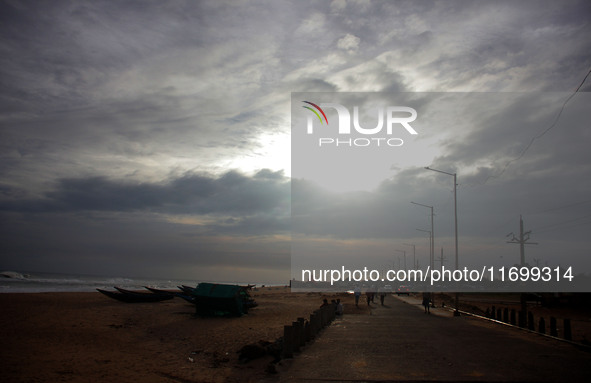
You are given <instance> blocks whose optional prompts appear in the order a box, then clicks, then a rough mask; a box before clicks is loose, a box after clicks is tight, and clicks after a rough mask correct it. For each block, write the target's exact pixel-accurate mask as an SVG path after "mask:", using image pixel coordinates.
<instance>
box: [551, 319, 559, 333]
mask: <svg viewBox="0 0 591 383" xmlns="http://www.w3.org/2000/svg"><path fill="white" fill-rule="evenodd" d="M550 335H552V336H558V330H557V329H556V318H554V317H550Z"/></svg>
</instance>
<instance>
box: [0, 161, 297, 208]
mask: <svg viewBox="0 0 591 383" xmlns="http://www.w3.org/2000/svg"><path fill="white" fill-rule="evenodd" d="M6 190H7V191H6V193H5V194H15V192H14V191H12V190H11V189H8V188H6ZM288 206H289V183H288V182H287V180H286V179H285V177H284V176H283V175H282V173H281V172H271V171H268V170H261V171H260V172H258V173H257V174H255V175H254V176H252V177H248V176H245V175H243V174H240V173H238V172H235V171H231V172H227V173H225V174H223V175H221V176H219V177H212V176H206V175H196V174H192V175H187V176H184V177H182V178H177V179H174V180H171V181H168V182H166V183H161V184H154V183H142V184H136V183H131V182H125V181H120V180H109V179H106V178H104V177H90V178H81V179H61V180H58V184H57V187H56V190H54V191H51V192H48V193H46V195H45V198H43V199H38V200H37V199H34V200H20V199H16V200H12V201H6V202H4V203H3V204H2V208H3V210H7V211H27V212H30V213H43V212H58V211H59V212H68V211H106V212H130V211H146V212H160V213H171V214H213V215H238V216H242V215H249V214H257V213H270V212H272V213H274V214H281V209H283V214H285V215H287V214H288V213H289V212H288V210H287V207H288Z"/></svg>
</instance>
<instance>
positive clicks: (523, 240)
mask: <svg viewBox="0 0 591 383" xmlns="http://www.w3.org/2000/svg"><path fill="white" fill-rule="evenodd" d="M530 234H531V230H530V231H526V232H525V233H524V232H523V218H522V217H521V214H520V215H519V238H518V237H516V236H515V234H513V233H509V234H507V237H509V236H512V238H511V240H510V241H507V243H518V244H519V255H520V264H521V267H525V245H537V243H536V242H527V241H529V235H530ZM521 312H522V314H521V320H520V321H519V326H520V327H525V325H526V322H527V319H526V316H527V301H526V299H525V294H524V293H523V292H522V293H521Z"/></svg>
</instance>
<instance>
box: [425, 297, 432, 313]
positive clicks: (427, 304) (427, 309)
mask: <svg viewBox="0 0 591 383" xmlns="http://www.w3.org/2000/svg"><path fill="white" fill-rule="evenodd" d="M430 305H431V293H423V306H424V307H425V314H427V313H429V314H431V310H430Z"/></svg>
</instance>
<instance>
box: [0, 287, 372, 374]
mask: <svg viewBox="0 0 591 383" xmlns="http://www.w3.org/2000/svg"><path fill="white" fill-rule="evenodd" d="M252 295H253V296H254V298H255V299H256V301H257V302H258V303H259V306H258V307H256V308H254V309H252V310H251V311H250V312H249V314H248V315H245V316H243V317H240V318H202V317H195V316H194V307H193V306H192V305H190V304H188V303H187V302H185V301H183V300H181V299H179V298H175V299H174V300H172V301H166V302H159V303H139V304H126V303H121V302H118V301H115V300H112V299H109V298H107V297H105V296H103V295H101V294H99V293H98V292H96V293H35V294H33V293H30V294H29V293H27V294H0V307H2V313H1V314H0V339H2V347H1V348H0V350H1V351H0V360H2V365H3V366H2V370H3V372H2V376H3V379H2V380H3V382H57V381H63V382H105V381H111V382H248V381H257V380H259V379H261V378H262V377H264V376H265V375H267V374H269V372H268V371H267V369H268V366H269V364H270V362H271V361H272V360H273V358H272V357H271V356H267V357H263V358H260V359H257V360H253V361H250V362H247V363H243V362H241V361H240V360H239V358H238V353H237V351H238V350H240V349H241V348H242V347H243V346H244V345H247V344H251V343H255V342H258V341H259V340H263V341H269V342H273V341H275V340H276V339H277V338H279V337H280V336H282V335H283V326H284V325H286V324H291V322H293V321H294V320H296V319H297V318H298V317H304V318H308V317H309V314H310V313H311V312H312V311H314V310H315V309H317V308H318V307H319V305H320V304H321V303H322V299H323V298H328V299H329V300H330V299H332V298H333V297H335V296H331V295H323V294H320V293H290V290H289V288H288V287H267V288H261V289H258V290H257V291H254V292H253V293H252ZM339 297H340V298H341V300H342V301H343V302H344V306H345V311H346V313H347V314H349V315H351V314H359V315H367V314H368V313H369V309H368V308H367V306H365V305H360V307H359V308H356V307H355V305H354V302H353V297H352V296H348V295H340V296H339Z"/></svg>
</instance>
